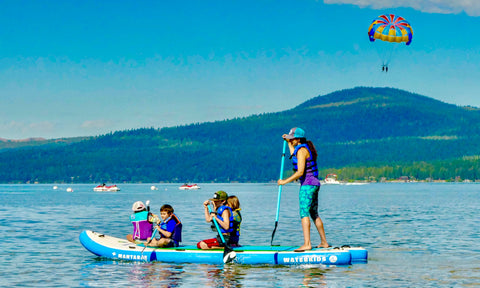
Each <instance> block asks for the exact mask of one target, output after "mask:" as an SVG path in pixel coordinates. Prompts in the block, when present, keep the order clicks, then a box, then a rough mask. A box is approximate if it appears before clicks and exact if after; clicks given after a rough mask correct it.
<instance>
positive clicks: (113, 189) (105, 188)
mask: <svg viewBox="0 0 480 288" xmlns="http://www.w3.org/2000/svg"><path fill="white" fill-rule="evenodd" d="M93 191H97V192H117V191H120V188H118V187H117V185H111V186H107V185H105V184H102V185H98V186H97V187H95V188H93Z"/></svg>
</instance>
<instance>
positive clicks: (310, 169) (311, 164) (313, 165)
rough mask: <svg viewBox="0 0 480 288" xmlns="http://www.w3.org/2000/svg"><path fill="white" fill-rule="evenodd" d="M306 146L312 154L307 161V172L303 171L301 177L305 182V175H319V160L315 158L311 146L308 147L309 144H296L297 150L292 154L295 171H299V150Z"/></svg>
mask: <svg viewBox="0 0 480 288" xmlns="http://www.w3.org/2000/svg"><path fill="white" fill-rule="evenodd" d="M302 147H305V148H307V150H308V153H309V154H310V157H308V159H307V162H306V163H305V172H304V173H303V175H302V177H300V179H299V180H300V181H301V182H303V180H305V176H306V175H307V174H310V175H312V176H314V177H318V168H317V162H316V161H315V160H313V153H312V151H311V150H310V147H308V144H306V143H305V144H299V145H297V146H295V150H293V154H292V164H293V171H295V172H297V171H298V159H297V152H298V150H299V149H300V148H302Z"/></svg>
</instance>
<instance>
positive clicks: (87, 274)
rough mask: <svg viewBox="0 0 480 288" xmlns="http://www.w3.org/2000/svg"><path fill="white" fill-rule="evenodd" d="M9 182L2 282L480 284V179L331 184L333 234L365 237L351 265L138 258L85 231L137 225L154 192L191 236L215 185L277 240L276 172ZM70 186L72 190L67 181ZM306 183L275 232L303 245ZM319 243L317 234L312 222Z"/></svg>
mask: <svg viewBox="0 0 480 288" xmlns="http://www.w3.org/2000/svg"><path fill="white" fill-rule="evenodd" d="M151 185H152V184H123V185H119V186H120V188H121V189H122V190H121V191H120V192H93V187H94V186H95V185H86V184H82V185H58V186H59V187H58V189H57V190H54V189H53V188H52V187H53V185H0V199H1V201H0V223H1V225H0V227H1V235H2V236H3V237H2V245H1V250H0V263H1V264H2V265H1V266H2V269H0V286H2V287H6V286H10V287H12V286H17V287H126V286H129V287H440V286H443V287H476V286H480V245H479V243H478V242H479V239H480V232H479V231H480V228H479V227H480V217H479V207H480V185H479V184H453V183H452V184H427V183H402V184H399V183H398V184H390V183H389V184H368V185H361V186H357V185H351V186H350V185H324V186H322V188H321V190H320V204H319V211H320V215H321V217H322V219H323V221H324V224H325V230H326V233H327V239H328V241H329V242H330V243H331V244H332V245H334V246H340V245H343V244H349V245H354V246H363V247H365V248H367V249H368V251H369V262H368V264H355V265H352V266H345V267H324V266H312V265H309V266H295V267H285V266H278V267H274V266H246V265H227V266H223V265H220V266H217V265H206V264H205V265H202V264H171V263H132V262H121V261H110V260H104V259H99V258H96V257H95V256H94V255H93V254H91V253H90V252H88V251H87V250H85V249H84V248H83V246H82V245H81V244H80V242H79V241H78V236H79V234H80V232H81V231H82V230H84V229H91V230H94V231H98V232H104V233H107V234H110V235H113V236H117V237H124V236H125V235H126V234H128V233H131V230H132V228H131V224H130V222H129V215H130V211H131V210H130V208H131V205H132V203H133V202H135V201H137V200H142V201H144V202H145V201H146V200H147V199H150V201H151V207H152V210H153V211H154V212H158V209H159V208H160V206H161V205H162V204H164V203H168V204H171V205H172V206H173V207H174V208H175V212H176V213H177V214H178V215H179V217H180V218H181V220H182V222H183V223H184V230H183V232H184V233H183V238H184V239H183V240H184V244H194V243H196V242H197V241H198V240H201V239H204V238H210V237H213V234H212V232H211V230H210V228H209V225H208V224H207V223H206V222H205V221H204V220H203V208H202V202H203V201H204V200H206V199H207V198H210V196H212V194H213V192H215V191H216V190H220V189H222V190H225V191H227V192H228V193H229V194H234V195H237V196H238V197H239V199H240V202H241V204H242V215H243V219H244V222H243V224H242V236H241V243H242V244H244V245H246V244H256V245H270V239H271V234H272V231H273V227H274V224H275V213H276V207H277V193H278V188H277V186H276V185H274V184H200V185H201V187H202V189H200V190H194V191H181V190H178V186H179V185H175V184H154V185H156V186H157V187H158V190H153V191H152V190H150V186H151ZM68 187H72V188H73V190H74V191H73V192H66V189H67V188H68ZM298 188H299V187H298V186H297V185H294V184H290V185H287V186H286V187H285V188H284V189H283V192H282V203H281V211H280V221H279V224H278V229H277V232H276V234H275V241H274V244H281V245H301V244H302V241H303V238H302V234H301V226H300V220H299V216H298V199H297V195H298ZM312 235H313V237H312V239H313V244H318V243H319V241H320V239H319V237H318V235H317V234H315V231H314V230H313V229H312Z"/></svg>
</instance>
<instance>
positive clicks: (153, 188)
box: [150, 185, 158, 190]
mask: <svg viewBox="0 0 480 288" xmlns="http://www.w3.org/2000/svg"><path fill="white" fill-rule="evenodd" d="M150 190H158V188H157V186H155V185H152V186H150Z"/></svg>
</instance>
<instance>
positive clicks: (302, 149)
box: [277, 127, 329, 252]
mask: <svg viewBox="0 0 480 288" xmlns="http://www.w3.org/2000/svg"><path fill="white" fill-rule="evenodd" d="M282 138H283V139H284V140H285V141H287V143H288V148H289V149H290V155H291V157H290V158H292V162H293V170H294V171H295V173H294V174H293V175H292V176H290V177H288V178H287V179H284V180H282V179H279V180H278V182H277V183H278V185H285V184H287V183H290V182H293V181H295V180H297V179H298V180H300V185H301V186H300V192H299V204H300V218H301V219H302V230H303V239H304V243H303V245H302V246H300V247H299V248H298V249H295V252H303V251H306V250H311V249H312V243H311V242H310V218H309V216H310V217H311V218H312V220H313V221H314V224H315V227H316V228H317V230H318V234H319V235H320V240H321V243H320V244H319V245H318V246H317V248H327V247H329V245H328V242H327V238H326V237H325V230H324V228H323V222H322V219H320V216H319V215H318V211H317V210H318V191H319V190H320V180H318V168H317V150H316V149H315V146H314V145H313V143H312V141H307V139H306V138H305V131H304V130H303V129H302V128H298V127H295V128H292V129H291V130H290V132H289V133H288V134H283V135H282Z"/></svg>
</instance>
